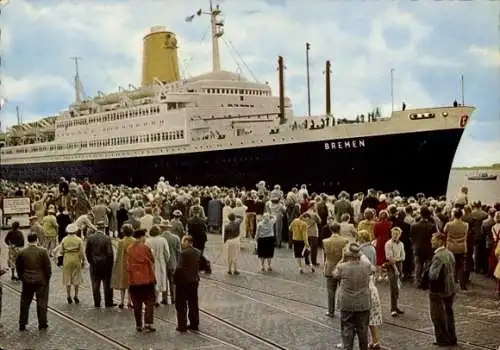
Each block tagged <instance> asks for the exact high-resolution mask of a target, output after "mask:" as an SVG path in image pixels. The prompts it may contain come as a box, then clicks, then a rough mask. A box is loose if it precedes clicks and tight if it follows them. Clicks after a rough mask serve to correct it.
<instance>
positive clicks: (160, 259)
mask: <svg viewBox="0 0 500 350" xmlns="http://www.w3.org/2000/svg"><path fill="white" fill-rule="evenodd" d="M146 245H147V246H149V248H151V250H152V251H153V257H154V259H155V260H154V269H155V279H156V284H155V289H156V291H157V292H166V291H167V264H168V261H169V260H170V249H169V247H168V241H167V240H166V239H165V237H162V236H155V237H149V238H148V239H147V240H146Z"/></svg>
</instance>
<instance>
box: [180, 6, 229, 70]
mask: <svg viewBox="0 0 500 350" xmlns="http://www.w3.org/2000/svg"><path fill="white" fill-rule="evenodd" d="M221 14H222V10H221V9H220V7H219V5H215V7H214V6H213V4H212V0H210V8H209V11H203V10H202V9H199V10H198V11H196V13H195V14H193V15H191V16H188V17H186V22H192V21H193V19H194V18H195V17H196V16H201V15H210V27H211V30H212V72H220V49H219V38H221V37H222V36H223V35H224V28H223V27H224V21H223V20H222V19H220V18H219V16H220V15H221Z"/></svg>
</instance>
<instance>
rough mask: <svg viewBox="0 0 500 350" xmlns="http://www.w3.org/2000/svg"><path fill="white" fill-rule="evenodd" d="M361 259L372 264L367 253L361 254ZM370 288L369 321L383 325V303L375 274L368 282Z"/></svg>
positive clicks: (371, 323)
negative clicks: (374, 277)
mask: <svg viewBox="0 0 500 350" xmlns="http://www.w3.org/2000/svg"><path fill="white" fill-rule="evenodd" d="M361 260H362V261H364V262H366V263H368V264H370V265H372V264H371V262H370V260H369V259H368V258H367V257H366V255H364V254H363V255H361ZM368 287H369V288H370V301H371V307H370V320H369V321H368V322H369V323H368V324H369V325H370V326H377V327H378V326H381V325H382V323H383V322H382V304H381V303H380V296H379V294H378V289H377V286H376V285H375V281H374V279H373V276H370V283H369V284H368Z"/></svg>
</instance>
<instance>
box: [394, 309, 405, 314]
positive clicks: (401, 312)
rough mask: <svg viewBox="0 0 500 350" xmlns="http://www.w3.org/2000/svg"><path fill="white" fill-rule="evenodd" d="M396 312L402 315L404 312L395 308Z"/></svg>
mask: <svg viewBox="0 0 500 350" xmlns="http://www.w3.org/2000/svg"><path fill="white" fill-rule="evenodd" d="M396 313H397V314H398V315H402V314H404V313H405V312H404V311H402V310H400V309H396Z"/></svg>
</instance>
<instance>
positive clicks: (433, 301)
mask: <svg viewBox="0 0 500 350" xmlns="http://www.w3.org/2000/svg"><path fill="white" fill-rule="evenodd" d="M445 242H446V239H445V236H444V235H443V234H440V233H437V234H435V235H434V236H433V237H432V247H433V248H434V249H435V251H434V256H433V258H432V263H431V265H430V267H429V272H428V277H429V291H430V293H429V308H430V314H431V320H432V324H433V325H434V335H435V337H436V342H435V343H434V345H437V346H446V347H448V346H455V345H457V335H456V333H455V317H454V313H453V301H454V299H455V294H456V289H457V288H456V284H455V258H454V256H453V253H452V252H450V251H449V250H448V248H446V247H445Z"/></svg>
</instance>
